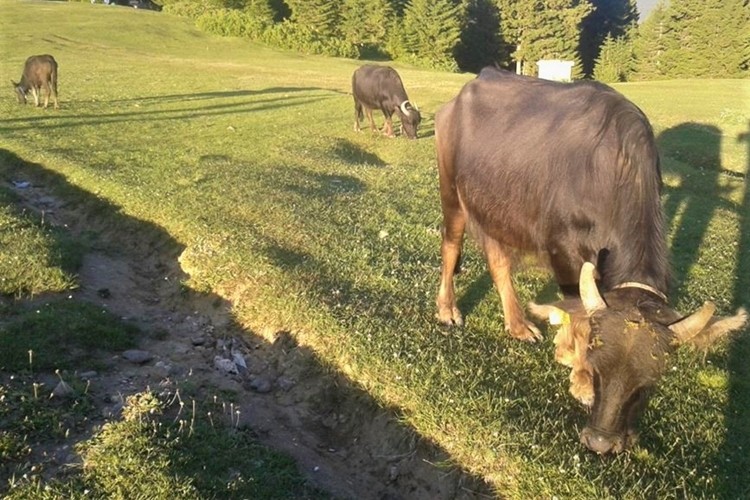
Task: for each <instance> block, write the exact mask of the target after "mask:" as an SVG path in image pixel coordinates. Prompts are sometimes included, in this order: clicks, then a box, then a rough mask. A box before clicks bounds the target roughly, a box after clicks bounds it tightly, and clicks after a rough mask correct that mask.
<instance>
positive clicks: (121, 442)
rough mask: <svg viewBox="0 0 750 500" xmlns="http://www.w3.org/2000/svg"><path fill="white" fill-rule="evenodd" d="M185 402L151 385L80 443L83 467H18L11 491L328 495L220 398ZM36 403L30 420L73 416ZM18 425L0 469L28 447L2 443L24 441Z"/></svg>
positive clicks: (30, 495) (22, 495) (36, 494)
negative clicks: (50, 470) (236, 422)
mask: <svg viewBox="0 0 750 500" xmlns="http://www.w3.org/2000/svg"><path fill="white" fill-rule="evenodd" d="M14 395H15V393H12V394H11V395H10V396H11V397H12V396H14ZM3 396H6V395H5V394H3ZM22 397H23V396H22ZM85 398H86V396H85V395H82V396H80V397H78V398H77V399H76V403H78V404H79V406H83V404H85ZM170 400H171V401H170ZM181 403H182V401H181V400H180V399H179V393H176V394H175V393H166V392H164V391H163V390H162V391H161V395H159V396H157V395H156V394H155V393H152V392H149V391H146V392H143V393H138V394H135V395H133V396H130V397H129V398H128V400H127V402H126V404H125V407H124V409H123V415H124V418H123V419H122V420H119V421H113V422H109V423H107V424H105V425H104V426H103V427H102V428H101V429H99V430H98V431H97V432H96V433H95V434H94V436H93V437H91V438H90V439H87V440H85V441H82V442H81V443H79V444H78V445H77V446H76V448H77V452H78V453H79V455H80V457H81V460H82V463H81V464H80V466H79V467H74V468H73V469H72V470H68V471H67V472H66V473H65V474H61V475H60V476H59V477H55V478H53V479H51V480H45V479H44V478H43V476H42V475H41V474H40V473H39V470H34V469H31V471H28V472H26V473H25V474H24V475H23V476H21V475H20V474H18V476H15V477H14V478H13V480H12V481H11V488H10V490H9V491H8V492H7V493H8V494H7V496H5V497H4V498H7V499H14V500H21V499H34V500H39V499H49V500H52V499H61V498H65V499H71V498H118V499H126V498H150V499H155V500H156V499H164V500H167V499H173V498H179V499H202V498H268V499H282V498H299V499H315V498H320V499H322V498H327V497H326V496H325V495H324V494H323V493H322V492H320V491H318V490H316V489H315V488H313V487H311V486H310V485H309V484H307V482H306V481H305V480H304V479H302V478H301V477H300V475H299V474H298V473H297V470H296V467H295V465H294V463H293V462H292V461H291V460H290V459H289V458H287V457H284V456H282V455H279V454H277V453H275V452H273V451H271V450H269V449H267V448H265V447H262V446H260V445H259V444H258V442H257V438H256V436H254V435H253V434H252V432H251V431H249V430H247V429H237V428H235V427H233V426H231V424H230V423H229V422H226V417H227V415H224V414H222V409H221V404H220V403H213V404H210V403H209V404H205V406H196V405H195V404H193V405H187V406H185V407H183V406H182V404H181ZM33 405H36V406H37V407H40V410H39V411H37V412H36V413H31V412H28V411H27V412H26V413H30V416H29V415H27V418H25V419H24V420H23V421H24V422H27V423H28V422H35V421H39V420H42V417H44V418H45V419H46V420H52V421H57V422H65V421H66V419H67V420H70V419H71V418H70V416H68V415H66V414H61V413H60V412H59V411H58V412H54V411H52V410H51V409H50V408H49V406H50V405H49V403H45V402H44V401H38V400H34V401H31V402H30V401H28V400H26V401H24V402H23V405H22V404H19V405H17V407H18V406H26V407H29V406H33ZM74 407H75V405H74ZM2 408H3V406H0V410H2ZM183 410H184V411H183ZM78 413H79V414H85V412H83V411H81V410H79V411H78ZM212 415H213V416H212ZM0 417H5V415H3V414H2V413H0ZM55 419H57V420H55ZM78 420H79V421H80V417H79V419H78ZM58 427H59V428H62V426H61V425H58V426H57V427H54V428H53V430H56V429H57V428H58ZM33 430H35V431H37V434H38V433H39V429H33ZM24 431H26V432H28V429H24ZM12 432H13V431H12V430H11V431H10V433H6V432H0V457H1V458H3V464H4V465H3V467H0V470H2V468H4V467H7V465H6V464H10V463H12V462H11V461H12V460H13V459H16V461H20V460H19V458H23V456H24V453H23V452H24V447H23V446H22V447H21V449H16V448H11V447H8V449H7V450H5V449H4V448H3V444H4V443H5V442H6V441H7V442H11V443H18V442H21V440H18V439H15V440H10V439H6V437H7V438H11V437H13V435H12ZM14 454H15V455H16V456H14ZM21 472H23V470H22V471H21Z"/></svg>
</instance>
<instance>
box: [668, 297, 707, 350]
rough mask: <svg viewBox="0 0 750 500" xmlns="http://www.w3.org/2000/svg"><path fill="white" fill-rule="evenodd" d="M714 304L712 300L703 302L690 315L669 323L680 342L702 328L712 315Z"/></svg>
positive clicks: (691, 336) (696, 333)
mask: <svg viewBox="0 0 750 500" xmlns="http://www.w3.org/2000/svg"><path fill="white" fill-rule="evenodd" d="M715 310H716V305H714V303H713V302H704V303H703V305H702V306H701V308H700V309H698V310H697V311H695V312H694V313H693V314H691V315H690V316H686V317H684V318H682V319H681V320H679V321H677V322H675V323H672V324H671V325H669V329H670V330H672V331H673V332H674V334H675V336H676V337H677V339H678V340H679V341H680V342H687V341H689V340H690V339H692V338H693V337H695V336H696V335H698V333H700V331H701V330H703V329H704V328H705V327H706V325H707V324H708V322H709V321H710V320H711V318H712V317H713V315H714V311H715Z"/></svg>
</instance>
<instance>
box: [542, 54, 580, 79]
mask: <svg viewBox="0 0 750 500" xmlns="http://www.w3.org/2000/svg"><path fill="white" fill-rule="evenodd" d="M573 64H574V63H573V61H562V60H560V59H542V60H541V61H539V62H537V63H536V65H537V67H538V69H539V72H538V75H539V78H544V79H545V80H555V81H557V82H569V81H570V80H571V79H572V78H571V74H572V73H573Z"/></svg>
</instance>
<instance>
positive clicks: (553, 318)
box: [528, 302, 576, 367]
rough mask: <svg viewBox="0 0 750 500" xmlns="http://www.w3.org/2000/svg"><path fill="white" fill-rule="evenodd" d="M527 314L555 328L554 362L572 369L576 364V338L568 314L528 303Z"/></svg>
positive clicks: (557, 308) (556, 309) (552, 307)
mask: <svg viewBox="0 0 750 500" xmlns="http://www.w3.org/2000/svg"><path fill="white" fill-rule="evenodd" d="M528 309H529V313H530V314H531V315H532V316H534V317H535V318H537V319H539V320H542V321H547V322H549V324H550V325H552V326H557V327H558V329H557V333H556V334H555V338H554V340H553V343H554V344H555V361H557V362H558V363H560V364H561V365H563V366H569V367H572V366H573V365H574V364H575V362H576V338H575V334H574V330H573V328H572V325H571V321H570V314H568V312H567V311H565V310H564V309H561V308H559V307H557V306H553V305H547V304H543V305H539V304H535V303H534V302H529V306H528Z"/></svg>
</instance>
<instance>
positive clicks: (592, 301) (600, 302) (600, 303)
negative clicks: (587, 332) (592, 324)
mask: <svg viewBox="0 0 750 500" xmlns="http://www.w3.org/2000/svg"><path fill="white" fill-rule="evenodd" d="M595 271H596V267H595V266H594V264H592V263H591V262H584V263H583V266H582V267H581V277H580V278H579V280H578V287H579V289H580V294H581V302H583V308H584V309H586V314H588V315H589V316H591V315H592V314H594V312H596V311H598V310H600V309H604V308H606V307H607V304H606V303H605V302H604V299H603V298H602V296H601V295H600V294H599V289H598V288H597V287H596V279H595V278H594V272H595Z"/></svg>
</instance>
